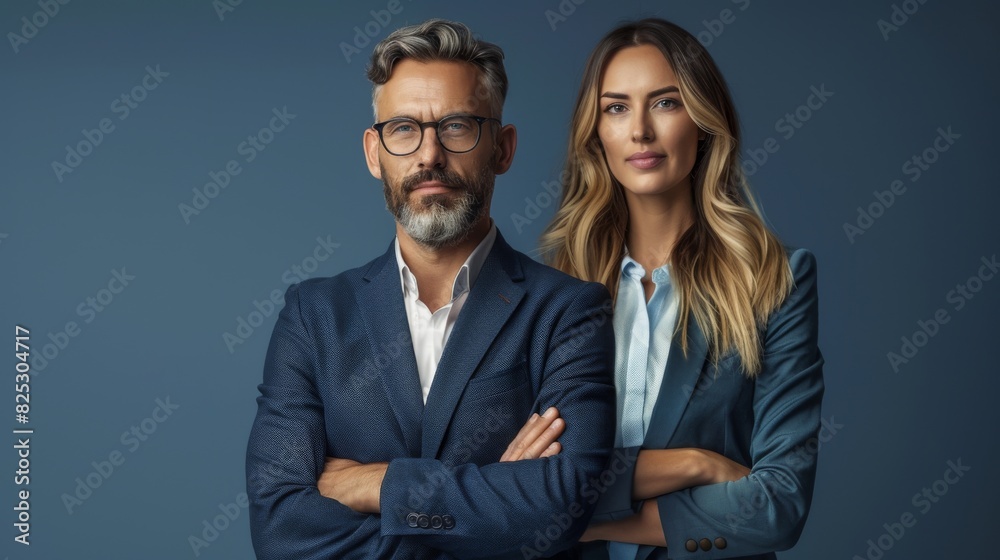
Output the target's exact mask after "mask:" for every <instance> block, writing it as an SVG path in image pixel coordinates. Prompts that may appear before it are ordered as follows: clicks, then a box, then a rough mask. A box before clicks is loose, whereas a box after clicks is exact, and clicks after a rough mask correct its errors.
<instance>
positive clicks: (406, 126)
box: [388, 123, 413, 134]
mask: <svg viewBox="0 0 1000 560" xmlns="http://www.w3.org/2000/svg"><path fill="white" fill-rule="evenodd" d="M388 132H389V134H409V133H411V132H413V125H412V124H411V123H397V124H394V125H391V126H389V127H388Z"/></svg>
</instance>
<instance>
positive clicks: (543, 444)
mask: <svg viewBox="0 0 1000 560" xmlns="http://www.w3.org/2000/svg"><path fill="white" fill-rule="evenodd" d="M368 76H369V78H370V79H371V80H372V82H373V83H374V89H373V107H374V109H375V117H376V119H375V120H376V121H377V124H375V125H374V126H373V127H372V128H370V129H368V130H366V131H365V133H364V149H365V158H366V160H367V163H368V168H369V170H370V171H371V173H372V175H373V176H374V177H376V178H378V179H381V180H382V181H383V183H384V193H385V199H386V205H387V207H388V209H389V210H390V211H391V212H392V213H393V215H394V216H395V218H396V239H395V241H394V242H393V244H392V245H391V246H390V247H389V249H388V251H387V252H386V253H385V254H384V255H382V256H381V257H379V258H377V259H375V260H373V261H372V262H370V263H369V264H367V265H365V266H362V267H360V268H357V269H354V270H349V271H347V272H344V273H342V274H339V275H337V276H334V277H332V278H326V279H314V280H308V281H305V282H302V283H301V284H298V285H294V286H291V287H290V288H289V289H288V293H287V294H286V298H285V308H284V309H283V310H282V312H281V314H280V316H279V318H278V321H277V324H276V325H275V328H274V333H273V335H272V337H271V343H270V347H269V349H268V353H267V359H266V363H265V367H264V382H263V384H261V385H260V393H261V395H260V397H259V398H258V399H257V402H258V412H257V418H256V421H255V422H254V426H253V430H252V433H251V436H250V444H249V448H248V451H247V486H248V493H249V495H250V499H251V501H252V503H251V508H250V515H251V533H252V536H253V542H254V548H255V550H256V553H257V556H258V558H262V559H275V558H295V559H299V560H305V559H313V558H317V559H318V558H324V559H333V558H336V559H345V558H420V559H431V558H477V557H491V558H533V557H540V556H549V555H552V554H555V553H558V552H559V551H560V550H563V549H566V548H567V547H569V546H570V545H571V544H572V543H573V542H575V541H576V540H577V538H578V537H579V536H580V535H581V534H582V532H583V530H584V528H585V526H586V523H587V520H588V518H589V517H590V513H591V511H592V509H593V505H594V503H595V502H596V500H597V495H598V494H597V492H595V491H594V490H593V488H590V489H589V490H590V492H589V494H588V492H587V490H588V488H587V486H588V484H592V483H591V482H590V481H591V480H594V479H598V478H599V477H600V475H601V469H602V468H603V467H604V465H605V463H606V461H607V459H608V456H609V454H610V451H611V447H612V444H613V430H614V425H613V423H614V418H615V408H614V387H613V382H612V378H611V371H612V367H613V352H614V348H613V346H614V340H613V334H612V331H611V321H610V319H609V312H610V304H609V301H608V293H607V291H606V290H605V289H604V287H603V286H600V285H598V284H591V283H583V282H579V281H577V280H574V279H572V278H570V277H569V276H566V275H564V274H562V273H560V272H558V271H555V270H554V269H551V268H548V267H545V266H542V265H540V264H538V263H536V262H535V261H533V260H531V259H530V258H528V257H526V256H525V255H523V254H521V253H518V252H516V251H514V250H513V249H511V247H510V246H509V245H507V243H506V242H505V241H504V239H503V237H502V236H501V235H500V233H499V232H498V231H497V229H496V226H495V225H494V224H493V221H492V219H491V218H490V214H489V209H490V201H491V199H492V194H493V183H494V179H495V175H497V174H502V173H504V172H506V171H507V169H508V168H509V167H510V165H511V161H512V158H513V156H514V149H515V146H516V140H517V138H516V131H515V129H514V127H513V126H511V125H502V124H501V121H500V118H501V111H502V107H503V101H504V97H505V95H506V91H507V78H506V73H505V71H504V68H503V52H502V51H501V50H500V49H499V48H498V47H496V46H495V45H492V44H490V43H486V42H483V41H479V40H477V39H475V38H473V37H472V34H471V32H470V31H469V29H468V28H466V27H465V26H464V25H461V24H457V23H452V22H446V21H441V20H431V21H428V22H425V23H423V24H421V25H418V26H412V27H407V28H404V29H400V30H398V31H396V32H394V33H392V34H391V35H389V36H388V37H387V38H386V39H385V40H384V41H382V42H381V43H380V44H379V45H378V46H377V47H376V48H375V50H374V52H373V54H372V63H371V67H370V68H369V71H368ZM533 412H534V413H536V414H541V413H544V414H543V415H542V416H537V415H536V414H532V413H533ZM526 420H527V421H528V422H527V424H525V421H526ZM522 424H524V427H523V429H520V430H519V428H521V426H522ZM556 438H558V439H559V441H558V442H557V441H556Z"/></svg>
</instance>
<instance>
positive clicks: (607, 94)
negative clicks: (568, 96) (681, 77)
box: [601, 86, 680, 99]
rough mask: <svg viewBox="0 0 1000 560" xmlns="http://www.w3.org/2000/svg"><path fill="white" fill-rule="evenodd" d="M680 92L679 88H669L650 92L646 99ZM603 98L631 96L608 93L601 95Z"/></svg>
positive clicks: (626, 97)
mask: <svg viewBox="0 0 1000 560" xmlns="http://www.w3.org/2000/svg"><path fill="white" fill-rule="evenodd" d="M679 92H680V90H679V89H677V86H667V87H663V88H660V89H657V90H654V91H651V92H649V94H648V95H647V96H646V97H656V96H657V95H663V94H664V93H679ZM601 97H609V98H611V99H628V98H629V96H628V95H627V94H624V93H618V92H614V91H606V92H604V93H602V94H601Z"/></svg>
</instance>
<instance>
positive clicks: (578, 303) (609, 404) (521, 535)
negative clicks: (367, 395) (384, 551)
mask: <svg viewBox="0 0 1000 560" xmlns="http://www.w3.org/2000/svg"><path fill="white" fill-rule="evenodd" d="M607 302H608V293H607V290H606V289H605V288H604V287H603V286H600V285H597V284H586V285H583V286H582V287H581V288H580V290H579V291H578V293H577V295H576V297H575V298H574V299H573V302H572V303H571V304H570V305H569V307H568V308H567V309H566V310H565V311H564V312H563V313H562V315H561V317H560V318H559V320H558V322H557V323H556V326H555V328H554V330H553V333H554V334H553V335H552V337H551V338H550V339H549V341H548V343H547V345H548V357H547V359H546V361H545V371H544V374H543V377H542V382H541V386H540V390H539V395H538V405H539V410H542V409H545V408H547V407H549V406H555V407H557V408H558V409H559V412H560V415H561V417H562V418H564V419H565V420H566V430H565V432H564V433H563V435H562V437H561V438H560V442H561V443H562V452H561V453H559V454H558V455H556V456H553V457H548V458H544V459H534V460H523V461H515V462H506V463H493V464H488V465H484V466H482V467H480V466H477V465H475V464H460V465H447V464H444V463H442V462H441V461H439V460H435V459H422V458H400V459H395V460H393V461H391V462H390V463H389V468H388V470H387V472H386V474H385V478H384V480H383V483H382V490H381V510H382V523H381V532H382V534H383V535H404V536H407V535H409V536H413V538H416V539H418V542H420V543H421V544H426V545H427V546H430V547H433V548H436V549H439V550H442V551H444V552H448V553H450V554H452V555H454V556H455V557H457V558H479V557H488V556H502V555H505V554H507V555H517V556H519V557H524V558H535V557H539V556H549V555H550V554H554V553H555V552H557V551H560V550H563V549H566V548H568V547H569V546H570V545H572V544H573V543H575V542H576V540H577V539H578V538H579V537H580V535H581V534H583V531H584V529H585V528H586V525H587V522H588V520H589V518H590V514H591V512H592V511H593V506H594V503H596V493H593V492H591V493H588V485H590V484H592V480H591V479H597V478H599V477H600V474H601V469H602V468H604V465H605V463H606V462H607V460H608V456H609V454H610V452H611V446H612V445H613V429H614V421H615V409H614V406H615V404H614V385H613V380H612V376H611V371H612V368H613V363H614V354H613V352H614V335H613V331H612V325H611V318H610V305H608V304H607ZM418 487H421V488H422V489H423V492H422V493H421V496H426V498H425V501H424V502H423V504H424V505H423V506H422V509H425V510H427V511H440V512H448V514H449V517H450V520H449V524H450V525H452V526H450V527H448V528H444V527H442V528H441V529H434V528H433V527H431V528H429V529H428V528H421V527H414V526H413V523H411V522H412V521H413V520H412V519H408V517H409V516H410V515H411V514H407V512H408V511H411V509H410V508H408V507H407V500H408V498H409V497H410V494H411V492H412V491H413V489H415V488H418ZM590 495H593V498H591V497H589V496H590Z"/></svg>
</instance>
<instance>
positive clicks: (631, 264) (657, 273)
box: [621, 247, 670, 284]
mask: <svg viewBox="0 0 1000 560" xmlns="http://www.w3.org/2000/svg"><path fill="white" fill-rule="evenodd" d="M621 268H622V277H623V278H624V277H626V276H627V277H629V278H634V279H635V280H642V279H643V278H645V276H646V269H645V268H643V267H642V265H641V264H639V262H638V261H636V260H635V259H633V258H632V257H631V256H630V255H629V252H628V247H625V256H623V257H622V265H621ZM669 282H670V263H669V262H668V263H666V264H664V265H663V266H661V267H659V268H656V269H654V270H653V283H654V284H668V283H669Z"/></svg>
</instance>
